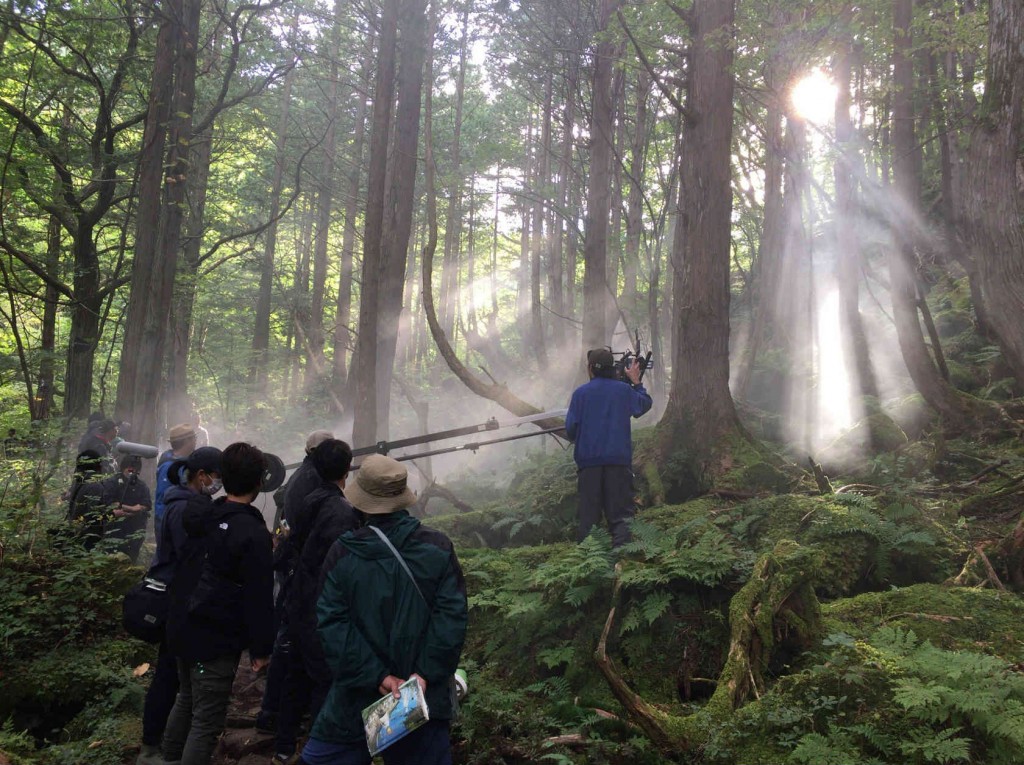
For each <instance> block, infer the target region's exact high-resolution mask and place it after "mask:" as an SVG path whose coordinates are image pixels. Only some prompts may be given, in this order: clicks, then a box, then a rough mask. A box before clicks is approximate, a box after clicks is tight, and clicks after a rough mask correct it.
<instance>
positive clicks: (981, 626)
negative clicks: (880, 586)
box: [823, 584, 1024, 662]
mask: <svg viewBox="0 0 1024 765" xmlns="http://www.w3.org/2000/svg"><path fill="white" fill-rule="evenodd" d="M823 613H824V616H825V623H826V628H827V629H828V631H830V632H846V633H848V634H850V635H852V636H853V637H855V638H864V637H867V636H868V635H870V634H871V633H872V632H873V631H874V630H875V629H877V628H878V627H881V626H890V627H903V628H905V629H911V630H913V631H914V632H915V633H916V634H917V636H918V637H920V638H921V639H923V640H929V641H931V642H932V643H933V644H935V645H937V646H939V647H941V648H945V649H947V650H951V651H959V650H972V651H982V652H984V653H989V654H993V655H995V656H1000V657H1002V658H1004V659H1007V660H1008V661H1011V662H1021V661H1024V641H1022V640H1021V625H1022V624H1024V600H1022V599H1021V598H1020V596H1018V595H1015V594H1013V593H1007V592H997V591H995V590H983V589H977V588H973V587H948V586H944V585H939V584H916V585H912V586H910V587H901V588H897V589H893V590H888V591H885V592H868V593H864V594H862V595H858V596H857V597H854V598H847V599H844V600H838V601H836V602H834V603H830V604H828V605H826V606H825V607H824V608H823Z"/></svg>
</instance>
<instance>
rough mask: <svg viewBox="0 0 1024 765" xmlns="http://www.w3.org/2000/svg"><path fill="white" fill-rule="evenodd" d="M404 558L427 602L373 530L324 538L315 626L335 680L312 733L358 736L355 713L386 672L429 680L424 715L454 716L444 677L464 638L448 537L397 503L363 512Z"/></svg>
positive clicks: (459, 587) (457, 571)
mask: <svg viewBox="0 0 1024 765" xmlns="http://www.w3.org/2000/svg"><path fill="white" fill-rule="evenodd" d="M367 518H368V521H367V522H368V523H370V524H373V525H375V526H378V527H379V528H380V529H381V530H382V531H383V532H384V533H385V534H387V536H388V539H390V540H391V543H392V544H393V545H394V546H395V547H396V548H397V549H398V551H399V552H400V553H401V554H402V557H403V558H404V559H405V562H406V565H408V567H409V569H410V570H411V571H412V573H413V575H414V576H415V577H416V581H417V582H418V584H419V588H420V590H421V591H422V592H423V595H424V597H425V598H426V600H427V603H424V602H423V599H422V598H421V597H420V595H419V594H418V593H417V592H416V587H415V586H414V585H413V583H412V580H411V579H410V578H409V575H408V574H406V572H405V570H404V569H403V568H402V566H401V564H400V563H399V562H398V560H397V559H396V558H395V556H394V554H393V553H392V552H391V551H390V550H389V549H388V548H387V546H386V545H385V544H384V543H383V542H382V541H381V540H380V539H379V538H378V537H377V535H376V534H375V533H374V532H373V530H372V529H368V528H361V529H357V530H355V531H349V532H347V533H346V534H344V535H343V536H342V537H340V538H339V539H338V541H336V542H335V543H334V545H333V546H332V547H331V550H330V552H329V553H328V554H327V558H326V560H325V561H324V567H323V570H322V572H321V578H320V597H319V599H318V601H317V618H318V622H319V627H318V630H317V631H318V633H319V635H320V643H321V645H322V646H323V649H324V656H325V658H326V659H327V664H328V666H329V667H330V669H331V674H332V676H333V682H332V684H331V690H330V692H329V693H328V695H327V699H326V701H325V702H324V705H323V707H322V708H321V710H320V715H319V717H317V720H316V723H315V724H314V726H313V730H312V736H313V737H314V738H316V739H318V740H320V741H327V742H331V743H346V742H354V741H358V740H362V739H364V738H365V734H364V732H363V721H362V716H361V714H360V713H361V712H362V710H363V709H364V708H365V707H366V706H367V705H368V704H370V703H371V702H373V701H376V700H377V699H378V698H380V693H379V691H378V690H377V688H378V686H379V685H380V683H381V681H382V680H383V679H384V678H385V677H387V676H388V675H395V676H397V677H401V678H403V679H404V678H408V677H409V676H410V675H411V674H413V673H416V674H418V675H420V676H421V677H422V678H424V679H425V680H426V681H427V705H428V707H429V710H430V719H431V720H434V719H437V720H446V719H450V718H451V716H452V701H451V697H450V690H449V682H450V679H451V676H452V674H453V673H454V672H455V669H456V667H457V666H458V663H459V654H460V653H461V652H462V643H463V640H464V639H465V637H466V622H467V619H468V611H467V604H466V582H465V579H464V578H463V576H462V569H461V568H460V566H459V561H458V558H456V556H455V549H454V548H453V547H452V543H451V540H450V539H448V537H446V536H445V535H444V534H442V533H441V532H440V531H435V530H434V529H429V528H427V527H425V526H421V525H420V522H419V521H418V520H416V519H415V518H413V517H411V516H410V515H409V514H408V513H407V512H405V511H404V510H401V511H398V512H395V513H390V514H388V515H370V516H367Z"/></svg>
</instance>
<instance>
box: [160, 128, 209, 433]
mask: <svg viewBox="0 0 1024 765" xmlns="http://www.w3.org/2000/svg"><path fill="white" fill-rule="evenodd" d="M212 157H213V130H212V128H211V129H207V130H206V131H205V132H203V133H202V134H201V135H197V136H196V137H195V138H194V139H193V141H192V145H191V155H190V162H191V166H192V170H193V172H192V173H191V175H190V176H189V179H188V180H189V183H188V222H187V224H186V233H185V242H184V247H183V248H182V263H181V266H182V267H181V269H180V271H179V274H178V278H177V280H176V283H175V285H174V313H173V329H172V332H173V335H172V339H171V371H170V375H169V377H170V385H169V388H168V399H169V400H168V413H169V414H170V419H171V420H172V421H175V422H177V421H179V420H183V419H185V418H187V417H189V416H190V415H191V408H192V400H191V397H190V396H189V391H188V358H189V352H190V350H191V338H192V314H193V311H194V308H195V301H196V288H197V286H198V281H199V266H200V258H201V256H202V248H203V230H204V225H203V220H204V216H205V214H206V191H207V188H208V186H209V180H210V160H211V159H212Z"/></svg>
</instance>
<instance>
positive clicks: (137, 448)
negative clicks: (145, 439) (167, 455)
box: [114, 441, 160, 459]
mask: <svg viewBox="0 0 1024 765" xmlns="http://www.w3.org/2000/svg"><path fill="white" fill-rule="evenodd" d="M114 453H115V454H117V455H121V454H134V455H135V456H136V457H145V458H147V459H152V458H153V457H156V456H157V455H159V454H160V449H158V448H157V447H155V446H150V445H149V444H133V443H132V442H131V441H118V442H117V443H116V444H114Z"/></svg>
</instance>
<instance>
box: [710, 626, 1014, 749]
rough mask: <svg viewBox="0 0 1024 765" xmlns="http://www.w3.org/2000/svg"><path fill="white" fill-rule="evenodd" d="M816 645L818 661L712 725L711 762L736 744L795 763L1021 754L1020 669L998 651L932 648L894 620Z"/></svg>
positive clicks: (932, 646) (830, 637) (931, 645)
mask: <svg viewBox="0 0 1024 765" xmlns="http://www.w3.org/2000/svg"><path fill="white" fill-rule="evenodd" d="M823 648H824V649H825V650H824V651H823V652H822V654H821V657H820V663H817V664H814V665H813V666H810V667H808V668H807V669H805V670H803V671H802V672H799V673H797V674H795V675H792V676H790V677H788V678H785V679H783V680H781V681H780V682H779V683H778V684H777V685H776V687H775V688H774V689H773V691H772V693H771V694H769V696H767V697H765V698H763V699H761V700H760V701H758V702H755V703H754V704H751V705H749V706H748V707H747V708H745V709H743V710H741V712H740V714H738V715H737V716H736V718H735V719H734V720H733V721H731V722H730V723H728V724H727V725H725V726H723V728H722V729H721V730H719V731H718V732H717V733H716V735H715V736H714V737H713V739H712V743H711V745H710V746H709V752H710V753H711V761H712V762H719V761H726V760H727V759H728V758H729V757H734V756H736V755H737V753H739V759H740V761H743V762H748V761H749V762H756V763H771V762H780V761H786V762H790V763H798V764H800V765H810V764H811V763H815V764H817V763H848V765H883V764H889V763H891V764H892V765H896V764H897V763H899V764H900V765H925V764H926V763H955V762H985V763H992V764H993V765H1004V764H1006V765H1009V763H1016V762H1020V761H1021V758H1022V756H1024V678H1021V677H1020V675H1019V673H1017V672H1014V671H1013V670H1012V668H1011V667H1010V666H1009V665H1008V664H1007V662H1006V661H1005V660H1002V659H1000V658H997V657H993V656H987V655H984V654H981V653H978V652H976V651H949V650H946V649H943V648H939V647H936V646H935V645H933V644H932V643H930V642H928V641H922V640H920V639H919V638H918V636H917V635H916V634H915V633H914V632H913V631H912V630H905V629H903V628H900V627H882V628H880V629H878V630H876V631H874V632H873V633H872V635H871V636H870V637H869V638H868V639H867V640H854V639H852V638H851V637H850V636H849V635H846V634H844V633H834V634H832V635H830V636H829V637H828V638H827V639H826V640H825V641H824V642H823ZM766 738H767V739H769V740H770V741H769V743H768V744H767V745H766V744H765V739H766ZM755 752H759V754H756V755H755V754H754V753H755ZM787 753H788V754H787Z"/></svg>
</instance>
